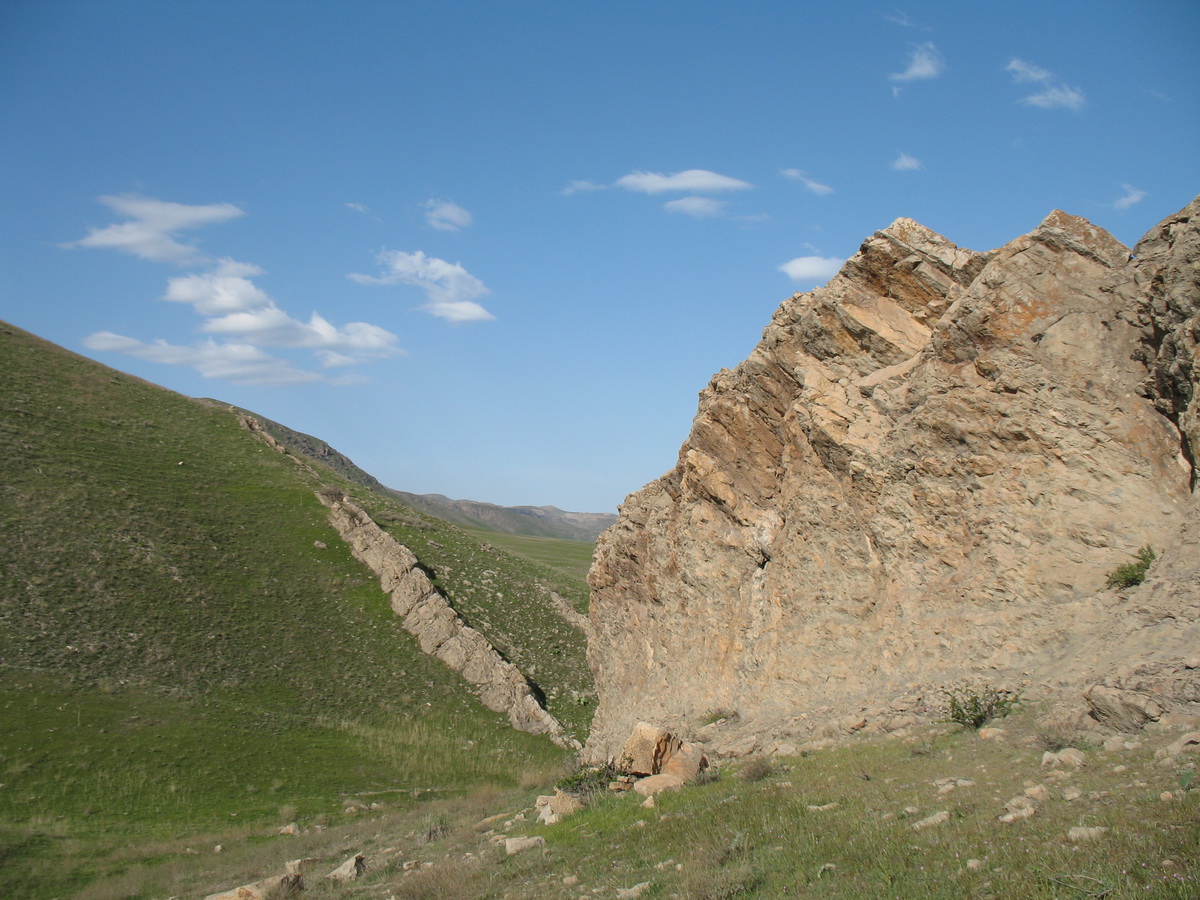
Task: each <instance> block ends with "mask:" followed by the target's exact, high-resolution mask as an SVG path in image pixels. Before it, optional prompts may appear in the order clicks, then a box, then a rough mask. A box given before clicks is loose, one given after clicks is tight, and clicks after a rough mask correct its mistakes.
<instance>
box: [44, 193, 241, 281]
mask: <svg viewBox="0 0 1200 900" xmlns="http://www.w3.org/2000/svg"><path fill="white" fill-rule="evenodd" d="M100 202H101V203H103V204H104V205H105V206H107V207H108V208H109V209H111V210H113V211H114V212H116V213H119V214H121V215H123V216H127V217H128V218H129V219H130V220H131V221H128V222H120V223H118V224H116V225H108V226H106V227H104V228H90V229H88V234H87V237H84V238H81V239H79V240H78V241H72V242H70V243H68V244H63V245H62V246H64V247H102V248H107V249H110V250H119V251H121V252H122V253H131V254H133V255H134V256H140V257H141V258H142V259H149V260H154V261H155V262H172V263H177V264H179V265H192V264H194V263H197V262H203V261H204V257H203V256H202V255H201V253H200V251H199V250H198V249H197V248H196V247H195V246H193V245H191V244H183V243H180V242H179V241H177V240H175V235H176V233H177V232H180V231H183V230H185V229H188V228H197V227H199V226H201V225H210V224H213V223H215V222H225V221H228V220H229V219H236V218H237V217H238V216H242V215H245V213H244V212H243V211H242V210H240V209H238V208H237V207H236V206H234V205H233V204H232V203H210V204H208V205H206V206H189V205H187V204H184V203H170V202H167V201H164V200H155V199H154V198H152V197H140V196H138V195H136V194H124V195H121V196H105V197H101V198H100Z"/></svg>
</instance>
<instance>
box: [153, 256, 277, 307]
mask: <svg viewBox="0 0 1200 900" xmlns="http://www.w3.org/2000/svg"><path fill="white" fill-rule="evenodd" d="M262 274H263V271H262V269H260V268H258V266H252V265H250V264H249V263H239V262H235V261H234V260H231V259H223V260H221V261H220V263H218V265H217V268H216V269H214V270H213V271H211V272H207V273H205V274H203V275H185V276H182V277H180V278H171V279H169V280H168V281H167V292H166V294H164V295H163V299H164V300H171V301H173V302H176V303H190V304H191V305H192V307H193V308H194V309H195V310H196V312H198V313H200V314H201V315H205V316H215V315H222V314H225V313H231V312H240V311H242V310H247V309H258V308H260V307H263V306H267V305H269V304H270V303H271V298H270V297H268V296H267V295H266V293H264V292H263V291H262V290H261V289H260V288H259V287H258V286H257V285H255V284H254V282H252V281H251V280H250V279H249V277H248V276H250V275H262Z"/></svg>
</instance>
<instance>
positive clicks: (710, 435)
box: [585, 205, 1200, 760]
mask: <svg viewBox="0 0 1200 900" xmlns="http://www.w3.org/2000/svg"><path fill="white" fill-rule="evenodd" d="M1189 210H1190V212H1189V211H1184V213H1181V214H1179V215H1178V216H1175V217H1172V218H1171V219H1169V220H1168V221H1167V222H1165V223H1164V224H1163V225H1162V226H1160V227H1159V228H1158V229H1156V230H1154V231H1152V233H1151V234H1150V235H1148V236H1147V238H1146V239H1145V240H1144V241H1143V243H1142V244H1139V246H1138V250H1137V257H1138V258H1137V259H1135V260H1130V253H1129V250H1128V248H1126V247H1124V246H1122V245H1121V244H1120V243H1119V242H1117V241H1116V240H1115V239H1114V238H1113V237H1112V236H1111V235H1109V234H1107V233H1106V232H1104V231H1103V230H1102V229H1100V228H1097V227H1096V226H1094V225H1092V224H1090V223H1088V222H1086V221H1084V220H1082V219H1079V218H1077V217H1074V216H1070V215H1067V214H1066V213H1063V212H1059V211H1055V212H1053V213H1051V215H1049V216H1047V218H1046V219H1045V220H1044V221H1043V222H1042V223H1041V225H1039V226H1038V227H1037V228H1036V229H1034V230H1033V231H1032V232H1030V233H1029V234H1027V235H1025V236H1023V237H1020V238H1017V239H1016V240H1014V241H1011V242H1010V243H1009V244H1007V245H1005V246H1004V247H1001V248H999V249H997V250H994V251H990V252H988V253H976V252H974V251H970V250H965V249H962V248H959V247H957V246H956V245H954V244H953V243H951V242H950V241H947V240H946V239H945V238H942V237H941V236H939V235H937V234H935V233H933V232H931V231H929V230H928V229H925V228H923V227H922V226H920V225H918V224H917V223H915V222H912V221H911V220H907V219H900V220H897V221H896V222H894V223H893V224H892V225H891V226H890V227H889V228H887V229H885V230H883V231H881V232H878V233H876V234H875V235H873V236H872V237H871V238H869V239H868V240H867V241H866V242H864V244H863V246H862V248H861V249H860V251H859V253H858V254H856V255H855V256H854V257H853V258H852V259H850V260H849V261H847V263H846V265H845V266H844V267H843V269H842V271H841V273H839V274H838V275H837V276H836V277H835V278H833V279H832V280H831V281H830V282H829V283H828V284H827V285H826V286H825V287H822V288H818V289H817V290H815V291H812V292H810V293H807V294H797V295H795V296H793V297H791V298H789V299H787V300H785V301H784V302H783V304H782V305H781V306H780V308H779V309H778V310H777V311H776V313H775V315H774V316H773V318H772V320H771V323H770V324H769V325H768V326H767V328H766V330H765V331H764V333H763V337H762V340H761V341H760V343H759V344H758V346H757V347H756V348H755V349H754V351H753V352H752V353H751V354H750V356H749V358H748V359H746V360H745V361H744V362H743V363H741V364H740V365H739V366H737V367H736V368H735V369H732V370H722V371H721V372H718V373H717V374H716V375H715V376H713V378H712V380H711V382H710V383H709V385H708V387H707V388H706V389H705V390H704V391H703V392H702V394H701V397H700V404H699V410H698V412H697V415H696V417H695V419H694V420H693V425H692V430H691V433H690V435H689V436H688V439H687V441H686V443H685V444H684V446H683V447H682V448H681V450H680V454H679V458H678V462H677V464H676V466H675V468H674V469H673V470H672V471H671V472H669V473H668V474H667V475H665V476H663V478H661V479H659V480H658V481H656V482H653V483H652V484H650V485H647V486H646V487H645V488H643V489H642V490H641V491H639V492H637V493H635V494H632V495H631V496H630V497H628V498H627V499H626V501H625V503H624V505H623V506H622V509H621V514H620V516H619V518H618V521H617V523H616V524H615V525H614V526H613V527H612V528H610V529H609V530H608V531H607V532H605V534H604V535H603V536H602V537H601V539H600V541H599V543H598V544H597V548H596V553H595V557H594V563H593V566H592V569H591V572H590V573H589V583H590V585H591V588H592V602H591V611H590V619H591V635H590V640H589V646H588V658H589V662H590V664H591V667H592V670H593V672H594V674H595V678H596V684H597V690H598V694H599V707H598V709H597V712H596V715H595V718H594V720H593V726H592V733H591V735H590V736H589V740H588V746H587V748H586V750H585V755H586V756H587V757H588V758H590V759H593V760H603V759H606V758H612V757H615V756H616V755H617V754H618V753H619V750H620V747H621V745H622V742H623V741H624V740H625V738H626V737H627V736H628V734H629V733H630V730H631V729H632V728H633V727H634V725H636V724H637V723H638V722H639V721H650V722H655V723H657V724H659V725H660V726H661V727H662V728H663V729H665V730H667V731H670V732H673V733H676V734H686V733H688V731H687V729H688V728H689V727H690V726H691V724H692V723H694V722H695V716H696V711H697V710H702V709H735V708H736V709H738V710H739V712H740V717H739V720H738V722H737V726H736V728H721V729H712V730H711V732H708V731H706V733H705V737H706V740H709V741H710V742H709V743H708V745H707V748H708V752H709V753H710V754H713V755H714V756H720V755H723V754H725V753H727V752H730V747H731V746H732V745H733V744H735V743H738V742H751V741H754V740H755V739H757V738H758V737H760V736H761V741H760V744H761V745H762V746H772V745H775V744H777V743H778V742H780V741H787V740H790V739H791V737H792V736H796V737H807V736H810V735H812V733H813V732H814V731H815V730H816V729H817V728H818V727H820V726H821V725H824V724H825V723H827V722H828V723H836V729H837V731H838V732H839V733H840V734H842V735H844V734H845V732H846V725H847V724H848V725H850V726H853V725H857V723H858V721H859V719H858V718H855V719H854V720H853V721H851V719H849V718H848V717H849V716H856V717H857V715H858V712H857V711H859V710H866V709H871V708H877V707H878V706H879V705H880V704H881V703H882V704H887V703H890V702H891V701H892V700H893V698H899V697H901V696H902V695H903V694H904V693H905V691H906V690H907V689H908V686H910V685H921V686H928V687H929V688H931V689H933V690H936V688H938V687H940V686H942V685H949V684H954V683H962V682H964V681H968V680H981V679H987V680H988V681H990V682H991V683H1013V684H1021V683H1032V684H1035V685H1037V684H1043V683H1044V684H1053V685H1055V686H1056V687H1058V688H1060V689H1063V690H1067V689H1069V690H1071V691H1072V692H1074V696H1076V697H1077V696H1078V695H1079V693H1081V692H1082V691H1083V689H1084V688H1086V687H1088V686H1089V685H1096V684H1098V683H1101V682H1103V686H1104V687H1105V688H1106V689H1108V690H1113V691H1125V692H1131V693H1133V694H1137V695H1141V696H1145V697H1153V698H1154V703H1156V704H1158V705H1159V706H1160V707H1162V708H1166V706H1167V705H1170V704H1174V705H1180V704H1192V705H1194V706H1197V707H1200V670H1197V669H1189V668H1186V667H1185V666H1184V664H1183V662H1184V660H1189V659H1191V658H1192V657H1194V656H1195V647H1196V646H1200V506H1198V505H1197V503H1196V498H1195V497H1194V495H1193V494H1192V492H1191V478H1192V475H1193V470H1192V466H1191V464H1190V462H1189V459H1196V458H1200V455H1198V454H1197V453H1195V452H1193V453H1192V454H1191V456H1190V457H1188V456H1187V455H1185V454H1184V453H1183V452H1182V450H1183V447H1184V441H1185V440H1192V439H1193V438H1192V437H1191V435H1193V432H1194V436H1195V438H1196V441H1200V430H1197V429H1198V428H1200V424H1198V423H1200V415H1198V413H1197V408H1196V407H1197V404H1193V403H1192V402H1191V399H1190V398H1191V397H1192V396H1193V394H1194V392H1195V387H1196V383H1197V372H1198V371H1200V366H1197V365H1194V362H1195V348H1196V341H1195V339H1194V337H1195V335H1196V334H1200V330H1197V329H1196V328H1195V327H1194V316H1195V310H1196V308H1197V307H1198V306H1200V302H1198V301H1197V287H1196V285H1197V282H1196V278H1195V272H1196V268H1197V258H1198V257H1197V253H1198V252H1200V251H1197V247H1200V240H1198V239H1197V237H1196V230H1197V225H1198V224H1200V222H1198V221H1197V219H1196V218H1195V217H1194V216H1193V214H1194V212H1195V205H1193V207H1189ZM1164 335H1170V337H1169V339H1168V338H1167V337H1165V336H1164ZM1139 355H1140V357H1141V358H1142V359H1144V360H1146V361H1147V362H1148V363H1149V365H1150V366H1151V368H1150V369H1148V368H1147V366H1146V365H1145V364H1143V362H1141V361H1139V360H1138V359H1135V356H1139ZM1149 382H1153V384H1152V385H1150V386H1148V384H1149ZM1189 392H1190V393H1189ZM1181 429H1182V431H1181ZM1146 544H1150V545H1151V546H1153V547H1155V548H1156V549H1157V548H1161V549H1162V553H1161V558H1160V560H1159V561H1158V562H1156V563H1155V566H1154V567H1153V568H1152V569H1151V573H1150V576H1149V577H1148V578H1147V581H1146V584H1145V585H1143V587H1142V588H1139V589H1137V590H1138V594H1137V598H1138V600H1137V602H1131V601H1130V600H1129V599H1127V598H1126V597H1122V596H1119V595H1117V594H1116V593H1115V592H1112V591H1110V590H1108V589H1107V586H1106V579H1107V575H1108V573H1109V572H1111V571H1112V569H1113V568H1114V567H1115V566H1117V565H1119V564H1121V563H1124V562H1127V561H1128V560H1129V559H1131V558H1132V554H1133V553H1134V552H1135V551H1136V550H1137V548H1139V547H1141V546H1144V545H1146ZM1114 673H1116V674H1114ZM922 689H926V688H922ZM1103 693H1104V692H1099V693H1097V692H1096V691H1095V690H1093V692H1092V694H1093V696H1096V697H1102V696H1103ZM797 710H803V711H806V715H805V716H797ZM809 711H812V712H809ZM1141 714H1142V716H1143V719H1144V720H1153V718H1154V716H1155V714H1156V713H1155V710H1154V708H1153V707H1152V706H1150V705H1149V704H1147V705H1146V706H1145V707H1144V708H1142V709H1141ZM843 723H845V724H843ZM1122 730H1124V729H1122Z"/></svg>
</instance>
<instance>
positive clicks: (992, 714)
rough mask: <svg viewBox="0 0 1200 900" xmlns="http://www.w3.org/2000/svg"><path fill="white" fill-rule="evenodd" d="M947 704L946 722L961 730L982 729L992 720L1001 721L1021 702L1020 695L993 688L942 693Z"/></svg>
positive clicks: (965, 689)
mask: <svg viewBox="0 0 1200 900" xmlns="http://www.w3.org/2000/svg"><path fill="white" fill-rule="evenodd" d="M942 693H943V694H945V695H946V699H947V701H948V703H949V709H948V710H947V714H946V720H947V721H950V722H954V723H956V724H958V725H961V726H962V727H963V728H974V729H976V730H978V729H980V728H982V727H983V726H984V725H986V724H987V723H988V722H990V721H992V720H993V719H1002V718H1004V717H1005V716H1007V715H1008V714H1009V713H1010V712H1012V711H1013V708H1014V707H1015V706H1016V705H1017V704H1018V703H1020V702H1021V695H1020V694H1019V693H1017V694H1014V693H1013V692H1012V691H1005V690H996V689H995V688H981V689H979V690H976V689H974V688H964V689H963V690H961V691H942Z"/></svg>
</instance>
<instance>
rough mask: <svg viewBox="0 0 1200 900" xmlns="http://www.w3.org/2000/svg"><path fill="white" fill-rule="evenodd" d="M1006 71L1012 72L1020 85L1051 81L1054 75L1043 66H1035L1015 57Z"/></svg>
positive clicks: (1006, 67)
mask: <svg viewBox="0 0 1200 900" xmlns="http://www.w3.org/2000/svg"><path fill="white" fill-rule="evenodd" d="M1004 71H1006V72H1011V73H1012V77H1013V81H1015V82H1017V83H1018V84H1019V83H1021V82H1024V81H1043V82H1044V81H1049V80H1050V79H1051V78H1053V77H1054V76H1053V74H1052V73H1051V72H1049V71H1048V70H1046V69H1043V68H1042V67H1041V66H1035V65H1034V64H1033V63H1027V62H1025V60H1023V59H1017V58H1016V57H1015V56H1014V57H1013V58H1012V59H1011V60H1010V61H1009V63H1008V65H1007V66H1005V67H1004Z"/></svg>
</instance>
